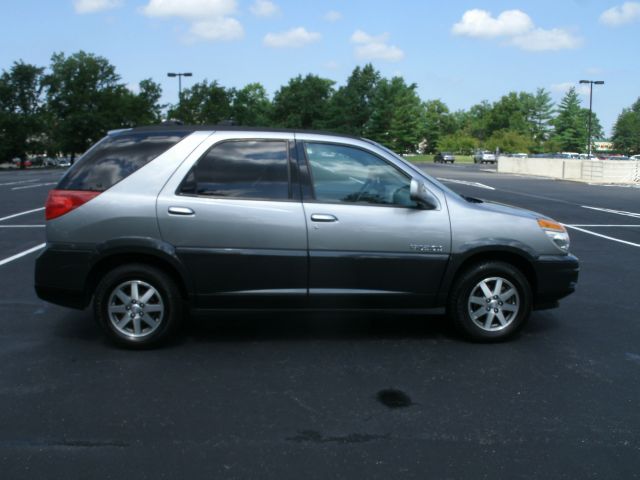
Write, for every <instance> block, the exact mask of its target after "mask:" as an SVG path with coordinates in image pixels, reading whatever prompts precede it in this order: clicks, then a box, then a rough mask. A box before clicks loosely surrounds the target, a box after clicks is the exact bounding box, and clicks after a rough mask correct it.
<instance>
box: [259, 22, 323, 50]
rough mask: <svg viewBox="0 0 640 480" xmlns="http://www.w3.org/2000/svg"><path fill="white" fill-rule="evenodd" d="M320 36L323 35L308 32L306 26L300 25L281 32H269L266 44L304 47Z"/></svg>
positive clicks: (280, 46)
mask: <svg viewBox="0 0 640 480" xmlns="http://www.w3.org/2000/svg"><path fill="white" fill-rule="evenodd" d="M320 38H322V35H320V34H319V33H316V32H308V31H307V30H306V29H305V28H303V27H298V28H293V29H291V30H288V31H286V32H281V33H267V34H266V35H265V36H264V44H265V45H266V46H268V47H274V48H287V47H304V46H305V45H308V44H309V43H314V42H317V41H318V40H320Z"/></svg>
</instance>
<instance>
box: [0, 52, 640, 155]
mask: <svg viewBox="0 0 640 480" xmlns="http://www.w3.org/2000/svg"><path fill="white" fill-rule="evenodd" d="M161 97H162V88H161V86H160V84H159V83H157V82H155V81H153V80H152V79H145V80H142V81H141V82H140V83H139V85H138V87H137V88H136V89H135V92H134V91H132V90H131V89H130V88H129V87H128V86H127V85H126V84H125V83H124V82H123V81H122V78H121V77H120V75H118V73H117V71H116V68H115V67H114V66H113V65H112V64H111V63H110V62H109V61H108V60H107V59H105V58H103V57H100V56H97V55H94V54H91V53H87V52H83V51H80V52H77V53H74V54H72V55H69V56H66V55H65V54H63V53H56V54H54V55H53V56H52V57H51V64H50V65H49V67H48V68H45V67H40V66H36V65H31V64H27V63H24V62H23V61H17V62H15V63H14V64H13V65H12V66H11V67H10V68H9V69H8V70H3V72H2V74H1V75H0V161H3V160H4V161H6V160H9V159H12V158H16V157H17V158H21V159H25V158H26V157H27V155H29V154H37V153H47V154H49V155H55V154H60V153H62V154H65V155H69V156H72V157H73V155H75V154H76V153H81V152H83V151H85V150H86V149H87V148H88V147H89V146H90V145H92V144H93V143H95V142H96V141H97V140H98V139H100V138H101V137H102V136H104V135H105V133H106V132H107V131H109V130H112V129H117V128H128V127H134V126H140V125H149V124H155V123H159V122H161V121H162V120H163V118H169V119H177V120H180V121H182V122H184V123H189V124H218V123H222V122H225V123H229V122H233V123H234V124H237V125H243V126H260V127H283V128H295V129H317V130H327V131H334V132H339V133H346V134H351V135H356V136H364V137H367V138H371V139H373V140H375V141H378V142H380V143H382V144H384V145H386V146H388V147H389V148H391V149H393V150H395V151H398V152H401V153H407V152H415V151H416V150H418V149H419V150H420V151H423V152H425V153H433V152H435V151H438V150H441V151H444V150H447V151H454V152H460V153H465V152H471V151H472V150H474V149H476V148H486V149H489V150H494V149H496V148H499V149H500V150H501V151H503V152H532V153H544V152H556V151H574V152H584V151H585V150H586V149H587V128H588V127H587V126H588V121H589V111H588V109H585V108H583V107H582V105H581V102H580V98H579V96H578V94H577V92H576V90H575V89H574V88H571V89H570V90H569V91H568V92H567V93H566V95H565V96H564V98H563V99H562V101H561V102H560V103H559V104H558V105H555V104H554V102H553V101H552V100H551V95H550V93H549V92H548V91H547V90H545V89H542V88H540V89H538V90H537V91H536V92H533V93H529V92H510V93H508V94H506V95H504V96H502V97H501V98H500V99H498V100H496V101H495V102H488V101H482V102H480V103H479V104H476V105H473V106H472V107H471V108H469V109H468V110H458V111H451V110H450V109H449V108H448V107H447V105H446V104H445V103H444V102H442V101H441V100H426V101H423V100H422V99H421V98H420V97H419V95H418V93H417V85H416V84H415V83H407V82H406V81H405V80H404V79H403V78H402V77H398V76H396V77H393V78H390V79H389V78H384V77H382V75H381V74H380V72H378V71H377V70H376V69H375V68H374V67H373V66H372V65H371V64H367V65H365V66H363V67H356V68H355V69H354V70H353V71H352V72H351V74H350V75H349V77H348V79H347V81H346V83H345V84H344V85H342V86H340V87H337V88H336V84H335V82H334V81H332V80H329V79H326V78H322V77H320V76H317V75H313V74H309V75H306V76H302V75H299V76H297V77H295V78H292V79H290V80H289V82H288V83H287V84H286V85H283V86H282V87H281V88H280V89H278V90H277V91H276V92H275V94H274V95H273V98H270V97H269V95H268V93H267V91H266V89H265V88H264V86H263V85H262V84H260V83H259V82H255V83H249V84H248V85H246V86H244V87H243V88H238V89H236V88H226V87H224V86H223V85H220V84H219V83H218V82H217V81H215V80H214V81H208V80H203V81H201V82H198V83H195V84H193V85H192V86H190V87H189V88H186V89H184V90H183V91H182V95H181V97H180V101H179V102H178V103H177V104H175V105H163V104H161V103H160V99H161ZM592 125H593V127H592V130H593V138H594V139H599V138H602V137H603V136H604V135H603V130H602V127H601V125H600V122H599V121H598V118H597V115H595V114H593V116H592ZM613 142H614V145H615V148H616V149H617V150H619V151H622V152H624V153H637V152H639V151H640V145H638V143H640V99H638V101H636V103H634V104H633V105H632V106H631V107H630V108H629V109H625V110H624V111H623V112H622V113H621V114H620V117H619V119H618V121H617V122H616V125H615V128H614V135H613Z"/></svg>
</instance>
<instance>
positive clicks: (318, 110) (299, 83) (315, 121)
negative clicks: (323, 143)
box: [273, 74, 334, 129]
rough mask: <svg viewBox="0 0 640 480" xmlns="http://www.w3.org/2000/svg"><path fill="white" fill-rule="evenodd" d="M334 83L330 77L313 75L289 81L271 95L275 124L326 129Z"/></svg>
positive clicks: (300, 76)
mask: <svg viewBox="0 0 640 480" xmlns="http://www.w3.org/2000/svg"><path fill="white" fill-rule="evenodd" d="M333 84H334V82H333V80H328V79H326V78H321V77H319V76H317V75H312V74H308V75H307V76H306V77H304V78H303V77H302V75H298V76H297V77H295V78H292V79H291V80H289V83H288V84H287V85H285V86H283V87H281V88H280V90H278V91H277V92H276V94H275V96H274V98H273V122H274V124H275V125H277V126H279V127H285V128H304V129H313V128H315V129H318V128H326V127H327V124H328V123H329V122H328V121H329V114H328V112H329V101H330V99H331V95H332V94H333Z"/></svg>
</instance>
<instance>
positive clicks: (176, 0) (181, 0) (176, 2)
mask: <svg viewBox="0 0 640 480" xmlns="http://www.w3.org/2000/svg"><path fill="white" fill-rule="evenodd" d="M236 7H237V5H236V0H149V3H148V4H147V5H146V6H145V7H143V8H142V12H143V13H144V14H145V15H147V16H149V17H183V18H192V19H201V18H219V17H226V16H228V15H231V14H232V13H234V12H235V11H236Z"/></svg>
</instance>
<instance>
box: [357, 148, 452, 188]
mask: <svg viewBox="0 0 640 480" xmlns="http://www.w3.org/2000/svg"><path fill="white" fill-rule="evenodd" d="M363 140H364V141H366V142H368V143H370V144H372V145H375V146H376V147H378V148H379V149H380V150H383V151H384V152H386V153H388V154H389V155H391V156H392V157H393V158H395V159H396V160H398V161H400V162H402V164H403V165H406V166H407V167H409V168H410V169H411V170H412V171H414V172H416V173H417V174H418V175H420V176H421V177H423V178H425V179H426V180H428V181H429V182H431V183H432V184H434V185H435V186H436V187H437V188H439V189H441V190H442V191H443V192H446V193H448V194H450V195H453V196H455V197H456V198H463V197H462V196H461V195H460V194H459V193H456V192H454V191H453V190H451V189H450V188H449V187H447V186H446V185H444V184H443V183H442V182H440V181H439V180H437V179H436V178H434V177H432V176H431V175H429V174H428V173H426V172H425V171H424V170H421V169H420V168H418V167H417V166H416V165H414V164H413V163H411V162H410V161H409V160H407V159H406V158H404V157H402V156H400V155H398V154H397V153H396V152H394V151H393V150H390V149H388V148H387V147H385V146H384V145H381V144H379V143H378V142H374V141H373V140H369V139H368V138H365V139H363Z"/></svg>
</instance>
